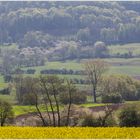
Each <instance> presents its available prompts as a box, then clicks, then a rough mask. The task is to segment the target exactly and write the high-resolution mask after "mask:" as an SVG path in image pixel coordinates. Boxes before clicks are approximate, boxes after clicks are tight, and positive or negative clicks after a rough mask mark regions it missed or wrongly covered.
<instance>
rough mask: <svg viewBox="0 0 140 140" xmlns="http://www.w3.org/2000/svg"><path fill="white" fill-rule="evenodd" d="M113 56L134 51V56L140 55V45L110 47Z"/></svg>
mask: <svg viewBox="0 0 140 140" xmlns="http://www.w3.org/2000/svg"><path fill="white" fill-rule="evenodd" d="M109 50H110V53H111V54H117V53H120V54H124V53H128V52H129V51H132V53H133V54H134V55H139V54H140V53H139V52H140V43H130V44H125V45H111V46H109Z"/></svg>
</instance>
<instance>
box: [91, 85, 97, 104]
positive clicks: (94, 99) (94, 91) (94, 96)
mask: <svg viewBox="0 0 140 140" xmlns="http://www.w3.org/2000/svg"><path fill="white" fill-rule="evenodd" d="M92 90H93V91H92V93H93V101H94V103H96V102H97V100H96V87H95V86H94V85H93V88H92Z"/></svg>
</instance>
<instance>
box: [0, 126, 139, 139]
mask: <svg viewBox="0 0 140 140" xmlns="http://www.w3.org/2000/svg"><path fill="white" fill-rule="evenodd" d="M139 132H140V128H125V127H124V128H119V127H109V128H103V127H102V128H101V127H96V128H92V127H46V128H45V127H3V128H0V138H7V139H9V138H11V139H15V138H18V139H21V138H22V139H44V138H45V139H56V138H57V139H62V138H63V139H64V138H65V139H95V138H96V139H97V138H98V139H99V138H100V139H101V138H110V139H117V138H122V139H124V138H127V139H134V138H135V139H136V138H140V133H139Z"/></svg>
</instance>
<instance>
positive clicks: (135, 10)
mask: <svg viewBox="0 0 140 140" xmlns="http://www.w3.org/2000/svg"><path fill="white" fill-rule="evenodd" d="M139 9H140V2H0V44H4V43H18V45H19V46H20V47H28V46H30V47H34V46H37V47H45V48H49V47H54V46H55V43H54V40H55V42H57V41H60V40H65V41H74V42H80V44H81V45H83V46H84V47H85V46H92V45H93V44H94V43H95V42H96V41H99V40H100V41H103V42H105V43H106V44H118V43H119V44H126V43H138V42H140V39H139V36H140V10H139ZM29 36H30V38H29ZM42 36H43V37H42Z"/></svg>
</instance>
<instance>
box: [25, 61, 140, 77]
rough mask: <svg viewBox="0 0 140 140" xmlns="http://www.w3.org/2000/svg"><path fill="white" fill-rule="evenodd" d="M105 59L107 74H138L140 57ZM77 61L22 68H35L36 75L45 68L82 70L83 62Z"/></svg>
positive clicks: (139, 71) (139, 73) (139, 72)
mask: <svg viewBox="0 0 140 140" xmlns="http://www.w3.org/2000/svg"><path fill="white" fill-rule="evenodd" d="M104 60H105V61H107V62H109V63H110V68H109V71H108V73H109V74H127V75H130V76H137V75H140V58H131V59H120V58H112V59H104ZM83 61H84V60H81V62H79V63H78V62H77V61H66V62H47V63H46V65H45V66H39V67H29V68H24V70H27V69H35V70H36V73H35V74H36V75H39V74H40V71H41V70H45V69H63V68H65V69H72V70H84V66H83V63H82V62H83ZM60 76H61V77H67V78H69V77H71V78H81V76H79V75H60Z"/></svg>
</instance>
